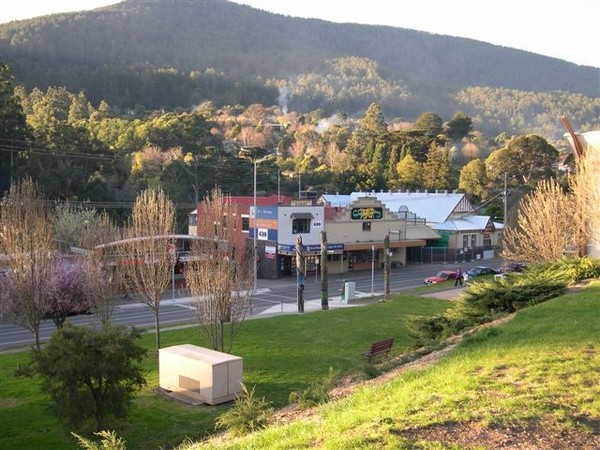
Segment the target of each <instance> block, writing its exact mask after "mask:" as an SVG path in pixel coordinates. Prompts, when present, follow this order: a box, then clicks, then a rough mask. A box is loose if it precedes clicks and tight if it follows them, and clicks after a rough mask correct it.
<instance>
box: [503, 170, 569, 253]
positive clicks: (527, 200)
mask: <svg viewBox="0 0 600 450" xmlns="http://www.w3.org/2000/svg"><path fill="white" fill-rule="evenodd" d="M518 211H519V212H518V219H517V224H516V226H507V227H506V229H505V230H504V249H503V251H502V252H503V256H504V257H505V258H507V259H512V260H519V261H527V262H542V261H555V260H557V259H559V258H560V257H561V256H563V255H564V254H565V253H567V252H571V251H573V250H574V249H575V248H576V244H577V239H578V236H577V235H578V230H577V228H578V226H577V224H575V223H574V220H575V218H576V216H577V214H576V208H575V204H574V201H573V198H572V196H571V195H569V194H568V193H567V192H565V191H564V190H563V189H562V188H561V187H560V186H559V185H558V183H557V182H556V181H554V180H553V179H550V180H543V181H540V182H539V183H538V184H537V187H536V188H535V190H534V191H533V192H532V193H530V194H527V195H526V196H525V197H523V199H522V200H521V202H520V203H519V207H518Z"/></svg>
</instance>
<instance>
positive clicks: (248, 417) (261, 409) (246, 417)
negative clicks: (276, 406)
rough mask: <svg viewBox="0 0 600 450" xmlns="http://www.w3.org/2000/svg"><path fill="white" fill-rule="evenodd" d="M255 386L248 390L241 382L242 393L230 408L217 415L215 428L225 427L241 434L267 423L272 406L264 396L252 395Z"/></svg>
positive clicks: (235, 433)
mask: <svg viewBox="0 0 600 450" xmlns="http://www.w3.org/2000/svg"><path fill="white" fill-rule="evenodd" d="M255 387H256V386H254V387H252V390H248V388H247V386H246V385H245V384H244V383H242V391H243V395H241V396H238V397H237V399H236V400H235V402H234V405H233V406H232V407H231V409H229V410H228V411H227V412H225V413H223V414H221V415H220V416H219V417H217V420H216V428H217V429H223V428H225V429H227V430H229V431H230V432H231V433H232V434H234V435H238V436H241V435H244V434H247V433H251V432H253V431H256V430H260V429H261V428H265V427H266V426H267V425H268V423H269V418H270V417H271V415H272V414H273V407H272V406H271V405H270V403H268V402H267V401H266V400H265V398H264V397H261V398H257V397H255V396H254V389H255Z"/></svg>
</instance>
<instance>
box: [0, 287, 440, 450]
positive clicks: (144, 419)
mask: <svg viewBox="0 0 600 450" xmlns="http://www.w3.org/2000/svg"><path fill="white" fill-rule="evenodd" d="M447 306H448V302H446V301H441V300H436V299H426V298H421V297H407V296H402V297H397V298H396V299H395V300H394V301H390V302H384V303H379V304H373V305H370V306H364V307H357V308H347V309H343V310H331V311H325V312H315V313H307V314H304V315H302V316H299V315H289V316H279V317H273V318H270V319H258V320H250V321H247V322H246V323H245V324H244V325H243V327H242V329H241V332H240V334H239V337H238V340H237V341H236V344H235V347H234V351H233V353H234V354H236V355H240V356H243V358H244V381H245V382H246V383H247V384H248V385H250V386H252V385H256V393H257V395H260V396H265V397H266V398H267V399H268V400H269V401H271V402H273V403H274V405H275V406H281V405H284V404H285V403H286V402H287V398H288V396H289V393H290V392H291V391H293V390H301V389H304V388H306V387H307V386H308V385H309V384H311V383H313V382H315V381H319V380H322V379H323V378H324V377H325V376H326V374H327V373H328V371H329V368H330V367H333V368H334V369H336V370H338V371H340V372H341V373H348V372H354V371H356V370H359V369H360V367H361V366H362V365H364V364H365V363H364V359H365V358H363V357H362V356H361V353H362V352H364V351H366V350H367V348H368V346H369V345H370V343H371V342H373V341H376V340H379V339H381V338H387V337H390V336H393V337H394V338H395V339H396V340H395V344H394V348H393V352H392V354H398V353H401V352H404V351H406V350H408V349H409V348H411V347H412V346H413V345H414V342H413V341H412V340H411V339H410V338H408V337H407V335H406V330H405V327H404V317H406V315H409V314H423V315H432V314H437V313H441V312H442V311H443V310H444V309H445V308H446V307H447ZM143 340H144V345H145V346H146V347H147V348H148V349H149V350H151V354H152V353H153V352H152V349H153V348H154V347H153V346H154V336H153V335H144V336H143ZM161 340H162V344H163V346H165V347H167V346H170V345H176V344H182V343H192V344H196V345H202V346H205V345H206V341H205V340H204V338H203V336H202V334H201V332H200V331H199V330H198V329H191V328H190V329H181V330H176V331H166V332H163V333H161ZM27 359H28V357H27V354H26V353H17V354H4V355H0V423H1V427H0V448H6V449H8V448H10V449H13V450H17V449H38V448H39V449H64V448H77V446H76V445H75V441H74V440H73V438H72V437H70V436H69V434H68V430H67V429H65V428H63V427H62V426H61V425H60V424H59V423H58V422H57V421H56V419H55V418H54V417H53V415H52V414H51V412H50V410H49V407H50V402H49V401H48V399H47V398H46V397H45V396H44V395H42V394H40V390H39V380H37V379H34V380H32V379H29V378H17V377H15V376H14V371H15V368H16V367H17V365H19V364H24V363H26V361H27ZM144 364H145V368H146V370H147V372H148V377H147V378H148V387H147V388H145V389H144V390H143V391H142V392H140V393H139V395H138V396H137V398H136V400H135V402H134V404H133V408H132V410H131V412H130V414H129V416H128V418H127V420H126V421H113V422H112V423H109V426H110V427H111V428H114V429H115V430H116V432H117V433H118V435H119V436H120V437H122V438H124V439H125V440H126V441H127V448H128V450H136V449H145V448H148V447H149V446H150V447H151V448H159V447H163V448H169V447H173V446H175V445H178V444H180V443H181V442H182V441H183V440H184V439H185V438H186V437H187V438H191V439H198V438H200V437H202V436H206V435H207V434H210V433H212V432H213V429H214V425H213V423H214V419H215V417H216V416H217V415H218V414H220V413H221V412H223V411H224V410H225V408H227V407H228V406H227V405H224V406H217V407H206V406H203V407H192V406H187V405H182V404H180V403H178V402H175V401H171V400H168V399H165V398H163V397H162V396H160V395H158V394H157V393H156V387H157V385H158V373H157V361H156V358H154V357H149V358H148V359H147V360H146V361H145V362H144ZM89 430H90V428H89V427H88V428H83V429H81V430H75V431H77V432H79V433H83V434H85V435H89Z"/></svg>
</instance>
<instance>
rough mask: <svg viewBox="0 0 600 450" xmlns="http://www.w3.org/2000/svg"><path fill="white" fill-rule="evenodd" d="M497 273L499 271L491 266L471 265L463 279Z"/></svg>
mask: <svg viewBox="0 0 600 450" xmlns="http://www.w3.org/2000/svg"><path fill="white" fill-rule="evenodd" d="M497 273H499V272H498V271H497V270H495V269H492V268H491V267H487V266H475V267H471V268H470V269H469V270H467V271H466V273H465V281H466V280H468V279H470V278H474V277H480V276H483V275H496V274H497Z"/></svg>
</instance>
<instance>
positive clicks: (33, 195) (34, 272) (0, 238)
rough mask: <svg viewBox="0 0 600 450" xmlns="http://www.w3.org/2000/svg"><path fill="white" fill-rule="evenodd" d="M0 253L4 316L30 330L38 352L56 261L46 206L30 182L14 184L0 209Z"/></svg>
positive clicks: (29, 179)
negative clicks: (5, 280) (0, 255)
mask: <svg viewBox="0 0 600 450" xmlns="http://www.w3.org/2000/svg"><path fill="white" fill-rule="evenodd" d="M0 251H1V252H4V253H5V254H6V256H7V258H8V267H9V269H10V272H9V275H8V277H9V278H10V286H11V288H10V289H6V288H4V289H2V295H1V298H0V301H1V306H2V309H1V311H2V314H3V316H4V317H5V318H6V319H8V320H10V321H11V322H13V323H15V324H17V325H20V326H22V327H25V328H27V329H28V330H30V331H31V332H32V333H33V335H34V338H35V346H36V349H37V350H38V351H39V349H40V336H39V330H40V324H41V321H42V319H43V318H44V315H45V314H46V312H47V310H48V303H49V300H48V296H47V287H48V283H49V280H50V276H51V273H52V268H53V267H54V259H55V257H56V252H55V243H54V239H53V235H52V222H51V220H50V214H49V206H48V202H47V201H46V199H45V198H44V197H43V196H42V194H41V193H40V191H39V189H38V187H37V185H36V184H35V183H34V182H33V181H32V180H31V178H25V179H23V180H22V181H19V182H16V183H13V184H12V185H11V187H10V190H9V191H8V193H7V194H6V195H5V196H4V198H3V200H2V203H1V205H0Z"/></svg>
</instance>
